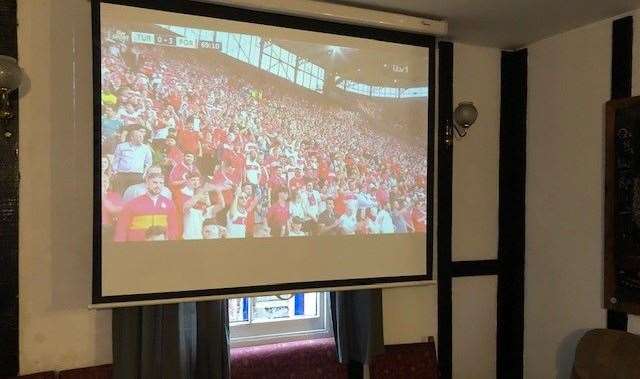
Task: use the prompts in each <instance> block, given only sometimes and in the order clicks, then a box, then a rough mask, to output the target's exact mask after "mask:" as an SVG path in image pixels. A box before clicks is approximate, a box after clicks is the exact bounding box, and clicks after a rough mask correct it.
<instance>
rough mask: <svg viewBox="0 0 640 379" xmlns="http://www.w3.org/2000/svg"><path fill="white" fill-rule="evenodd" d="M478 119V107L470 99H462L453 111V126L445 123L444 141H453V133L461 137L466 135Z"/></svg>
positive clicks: (450, 142) (449, 142)
mask: <svg viewBox="0 0 640 379" xmlns="http://www.w3.org/2000/svg"><path fill="white" fill-rule="evenodd" d="M477 119H478V109H477V108H476V106H475V105H473V103H472V102H470V101H463V102H461V103H460V104H458V106H457V107H456V110H455V111H453V126H451V125H447V133H446V139H445V142H446V143H447V144H448V145H451V144H452V143H453V138H454V133H455V134H457V135H458V137H459V138H462V137H464V136H466V135H467V131H468V129H469V127H471V125H473V123H474V122H476V120H477Z"/></svg>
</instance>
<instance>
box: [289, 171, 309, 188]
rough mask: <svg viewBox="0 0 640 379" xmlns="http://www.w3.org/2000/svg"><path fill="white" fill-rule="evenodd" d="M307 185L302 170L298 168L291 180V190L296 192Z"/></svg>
mask: <svg viewBox="0 0 640 379" xmlns="http://www.w3.org/2000/svg"><path fill="white" fill-rule="evenodd" d="M305 185H306V180H305V179H304V176H303V175H302V169H301V168H300V167H297V168H296V171H295V174H294V176H293V178H291V179H289V190H290V191H295V190H297V189H299V188H302V187H304V186H305Z"/></svg>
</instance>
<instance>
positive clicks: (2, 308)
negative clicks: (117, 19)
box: [0, 0, 19, 377]
mask: <svg viewBox="0 0 640 379" xmlns="http://www.w3.org/2000/svg"><path fill="white" fill-rule="evenodd" d="M16 22H17V20H16V1H15V0H3V1H0V55H9V56H12V57H17V56H18V39H17V26H16ZM11 104H12V106H13V110H14V112H16V114H17V111H18V105H17V104H18V96H17V92H14V93H13V96H12V97H11ZM18 179H19V177H18V118H17V116H16V117H14V118H13V119H11V120H9V121H0V377H5V376H11V375H16V374H17V372H18V184H19V181H18Z"/></svg>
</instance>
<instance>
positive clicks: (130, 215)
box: [114, 174, 179, 242]
mask: <svg viewBox="0 0 640 379" xmlns="http://www.w3.org/2000/svg"><path fill="white" fill-rule="evenodd" d="M145 185H146V187H147V192H146V193H145V194H144V195H142V196H139V197H137V198H135V199H133V200H131V201H130V202H128V203H127V204H126V205H125V206H124V208H123V209H122V212H121V213H120V217H119V218H118V223H117V225H116V232H115V236H114V241H116V242H124V241H144V240H145V233H146V231H147V229H149V228H151V227H153V226H159V227H163V228H165V229H166V230H167V239H169V240H175V239H178V236H179V231H178V219H177V213H176V207H175V205H174V203H173V201H171V199H168V198H166V197H164V196H162V195H161V194H160V193H161V191H162V187H163V185H164V177H163V176H162V174H150V175H148V176H147V178H146V179H145Z"/></svg>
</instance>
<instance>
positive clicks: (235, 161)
mask: <svg viewBox="0 0 640 379" xmlns="http://www.w3.org/2000/svg"><path fill="white" fill-rule="evenodd" d="M222 159H223V160H224V162H225V163H227V164H228V166H229V167H231V168H232V169H233V172H232V174H231V175H232V176H233V181H234V182H236V183H239V182H240V181H241V180H242V179H243V178H244V170H245V165H246V162H247V161H246V158H245V156H244V154H243V153H242V145H241V144H239V143H236V144H234V145H233V149H225V151H224V153H223V154H222Z"/></svg>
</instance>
